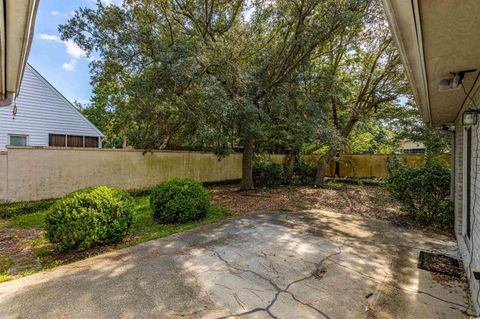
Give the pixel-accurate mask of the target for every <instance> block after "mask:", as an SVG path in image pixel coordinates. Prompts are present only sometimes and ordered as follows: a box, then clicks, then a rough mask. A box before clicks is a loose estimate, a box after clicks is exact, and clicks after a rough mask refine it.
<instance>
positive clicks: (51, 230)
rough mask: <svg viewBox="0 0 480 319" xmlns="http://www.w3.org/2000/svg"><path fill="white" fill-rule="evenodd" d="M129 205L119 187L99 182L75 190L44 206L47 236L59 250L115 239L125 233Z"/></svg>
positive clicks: (129, 209)
mask: <svg viewBox="0 0 480 319" xmlns="http://www.w3.org/2000/svg"><path fill="white" fill-rule="evenodd" d="M133 206H134V201H133V198H132V197H131V196H130V195H129V194H128V193H127V192H125V191H123V190H119V189H112V188H108V187H105V186H100V187H94V188H86V189H82V190H78V191H75V192H73V193H70V194H68V195H67V196H66V197H64V198H62V199H59V200H57V201H56V202H55V203H54V204H53V205H52V206H51V207H50V209H49V210H48V213H47V215H46V217H45V223H46V231H47V238H48V239H49V240H50V242H52V243H55V244H57V245H58V248H59V249H60V250H67V249H79V250H83V249H86V248H88V247H90V246H93V245H97V244H103V243H110V242H115V241H117V240H119V239H121V238H123V237H124V236H125V235H126V234H127V233H128V230H129V228H130V226H131V225H132V216H133Z"/></svg>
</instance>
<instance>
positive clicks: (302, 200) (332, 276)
mask: <svg viewBox="0 0 480 319" xmlns="http://www.w3.org/2000/svg"><path fill="white" fill-rule="evenodd" d="M210 191H211V193H212V194H213V202H214V203H215V204H222V205H223V206H226V207H227V208H228V209H229V210H230V212H231V214H232V215H234V217H232V218H228V219H226V220H224V221H220V222H217V223H214V224H211V225H206V226H202V227H199V228H195V229H193V230H189V231H186V232H180V233H177V234H174V235H171V236H168V237H165V238H161V239H157V240H150V241H148V242H145V243H143V244H139V245H137V246H132V247H128V248H125V249H120V250H116V251H114V252H109V253H106V254H103V255H99V256H96V257H93V258H88V259H85V260H82V261H78V262H74V263H70V264H66V265H63V266H60V267H57V268H55V269H53V270H49V271H46V272H39V273H37V274H34V275H31V276H27V277H24V278H20V279H17V280H11V281H7V282H5V283H2V284H0V300H1V301H0V312H1V313H2V314H3V316H4V318H18V317H28V318H59V317H65V316H69V315H70V314H73V313H74V314H76V316H77V317H84V318H86V317H90V318H92V317H95V318H118V317H136V318H139V317H140V318H142V317H143V318H149V317H162V318H163V317H165V318H178V317H186V318H229V317H231V318H234V317H242V318H293V317H295V318H419V317H421V318H464V317H468V314H470V313H471V312H470V309H469V302H468V300H469V299H468V298H469V297H468V294H467V291H468V289H467V284H466V281H465V279H464V278H460V279H459V278H454V277H451V276H445V275H439V274H435V273H431V272H428V271H425V270H421V269H418V268H417V263H418V257H419V253H420V251H422V250H424V251H429V252H435V253H443V254H446V255H448V256H453V257H456V258H458V249H457V244H456V243H455V241H454V239H453V237H451V236H450V235H449V233H448V232H445V231H444V232H443V233H442V232H441V231H439V230H438V229H437V230H432V229H428V228H426V227H423V226H421V225H415V224H412V223H409V222H408V220H407V219H406V216H405V214H404V213H402V212H401V210H400V208H401V204H399V203H398V202H397V201H395V200H394V199H393V198H391V197H390V195H389V193H388V192H387V191H386V190H385V189H384V188H382V187H378V186H358V185H348V186H347V185H330V186H329V187H327V188H325V189H318V188H314V187H281V188H277V189H272V190H259V191H256V192H251V193H242V192H238V191H237V188H236V187H235V186H220V187H213V188H210ZM136 200H137V202H140V203H142V201H143V202H144V201H145V197H139V198H137V199H136ZM144 209H145V208H144ZM249 211H254V212H249ZM226 217H227V216H218V220H220V219H225V218H226ZM24 218H25V216H24ZM381 219H383V220H381ZM213 221H215V220H209V221H208V222H207V221H204V222H203V224H208V223H211V222H213ZM144 222H145V220H144ZM198 225H201V223H200V224H189V225H187V226H186V228H192V227H195V226H198ZM24 226H27V224H24V225H23V226H22V225H21V224H17V226H16V227H13V226H12V225H10V227H5V226H4V227H3V228H2V233H1V234H2V236H4V234H5V232H6V231H21V230H23V231H28V232H30V233H32V232H33V233H34V232H38V233H40V234H41V233H42V230H39V229H37V230H35V228H31V227H26V228H25V227H24ZM133 229H135V226H134V227H133ZM182 230H183V229H169V231H171V232H172V233H173V232H177V231H182ZM440 233H442V234H440ZM166 234H168V233H165V234H164V235H163V236H165V235H166ZM156 235H157V237H163V236H162V235H161V234H159V233H156ZM40 236H41V235H40ZM140 238H143V237H140ZM146 238H147V237H145V238H144V240H146ZM4 239H5V238H4V237H3V238H2V241H3V240H4ZM33 239H34V238H33ZM23 240H26V241H27V242H32V238H27V239H23ZM37 240H38V238H37ZM129 240H130V241H131V242H130V243H129ZM139 240H140V239H139V237H138V234H137V235H135V234H133V235H131V236H129V237H127V239H126V240H124V241H123V242H122V243H121V244H119V245H117V246H107V247H103V248H101V249H99V248H96V249H92V250H87V252H84V253H82V254H78V255H75V254H73V255H72V254H68V257H65V258H64V259H62V258H60V257H58V256H57V257H58V258H57V261H58V263H59V264H62V263H68V262H71V261H72V260H75V259H81V258H85V257H86V256H89V255H94V254H99V253H101V252H103V251H106V250H113V249H118V248H121V247H125V246H130V245H133V244H135V243H138V241H139ZM33 241H34V240H33ZM17 247H23V248H24V249H25V250H24V251H23V253H24V254H26V255H28V254H29V253H31V254H34V255H35V253H34V252H32V251H30V252H29V251H28V249H29V248H28V247H27V246H26V245H25V243H22V242H20V243H19V244H18V245H17ZM37 248H38V247H37ZM42 249H44V250H45V249H47V250H48V249H49V248H48V246H45V245H44V246H43V248H42ZM3 253H5V252H4V251H2V254H3ZM45 254H46V255H48V253H46V252H45ZM51 257H52V256H50V258H51ZM50 266H51V265H50ZM36 271H38V269H37V270H36Z"/></svg>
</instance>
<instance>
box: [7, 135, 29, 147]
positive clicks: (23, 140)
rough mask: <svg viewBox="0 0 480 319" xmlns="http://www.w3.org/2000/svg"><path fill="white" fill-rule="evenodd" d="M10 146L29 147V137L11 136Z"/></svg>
mask: <svg viewBox="0 0 480 319" xmlns="http://www.w3.org/2000/svg"><path fill="white" fill-rule="evenodd" d="M10 145H12V146H27V136H26V135H10Z"/></svg>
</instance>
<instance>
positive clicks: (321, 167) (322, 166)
mask: <svg viewBox="0 0 480 319" xmlns="http://www.w3.org/2000/svg"><path fill="white" fill-rule="evenodd" d="M336 153H337V150H336V149H333V148H331V149H330V150H329V151H328V153H327V154H326V155H325V156H323V157H322V158H320V159H319V160H318V162H317V174H316V176H315V185H316V186H320V187H323V185H324V183H325V171H326V169H327V167H328V163H329V162H330V161H331V160H332V158H333V157H334V156H335V154H336Z"/></svg>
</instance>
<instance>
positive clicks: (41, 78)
mask: <svg viewBox="0 0 480 319" xmlns="http://www.w3.org/2000/svg"><path fill="white" fill-rule="evenodd" d="M27 68H28V70H30V71H31V72H32V73H33V74H34V75H35V76H36V77H37V78H38V79H39V80H40V81H42V82H43V83H44V84H45V85H46V86H47V87H48V88H49V89H50V90H51V91H52V92H53V93H54V94H55V95H57V96H58V97H59V98H60V99H62V100H63V101H64V102H65V104H66V105H68V106H69V107H70V108H72V109H73V110H75V112H77V113H78V114H79V115H80V116H81V117H82V118H83V119H84V120H85V122H87V123H88V124H89V125H90V126H91V127H92V128H93V129H94V130H95V131H96V132H97V133H98V135H100V136H102V137H103V136H105V135H104V134H103V133H102V131H100V130H99V129H98V128H97V127H96V126H95V125H93V123H92V122H90V121H89V120H88V119H87V118H86V117H85V115H83V114H82V112H80V111H79V110H78V109H77V108H76V107H75V105H73V104H72V103H71V102H70V101H69V100H68V99H67V98H65V96H63V94H62V93H60V92H59V91H58V90H57V89H56V88H55V87H54V86H53V85H52V84H50V82H48V81H47V80H46V79H45V78H44V77H43V76H42V75H41V74H40V73H39V72H38V71H37V70H35V68H34V67H33V66H31V65H30V64H29V63H27Z"/></svg>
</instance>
